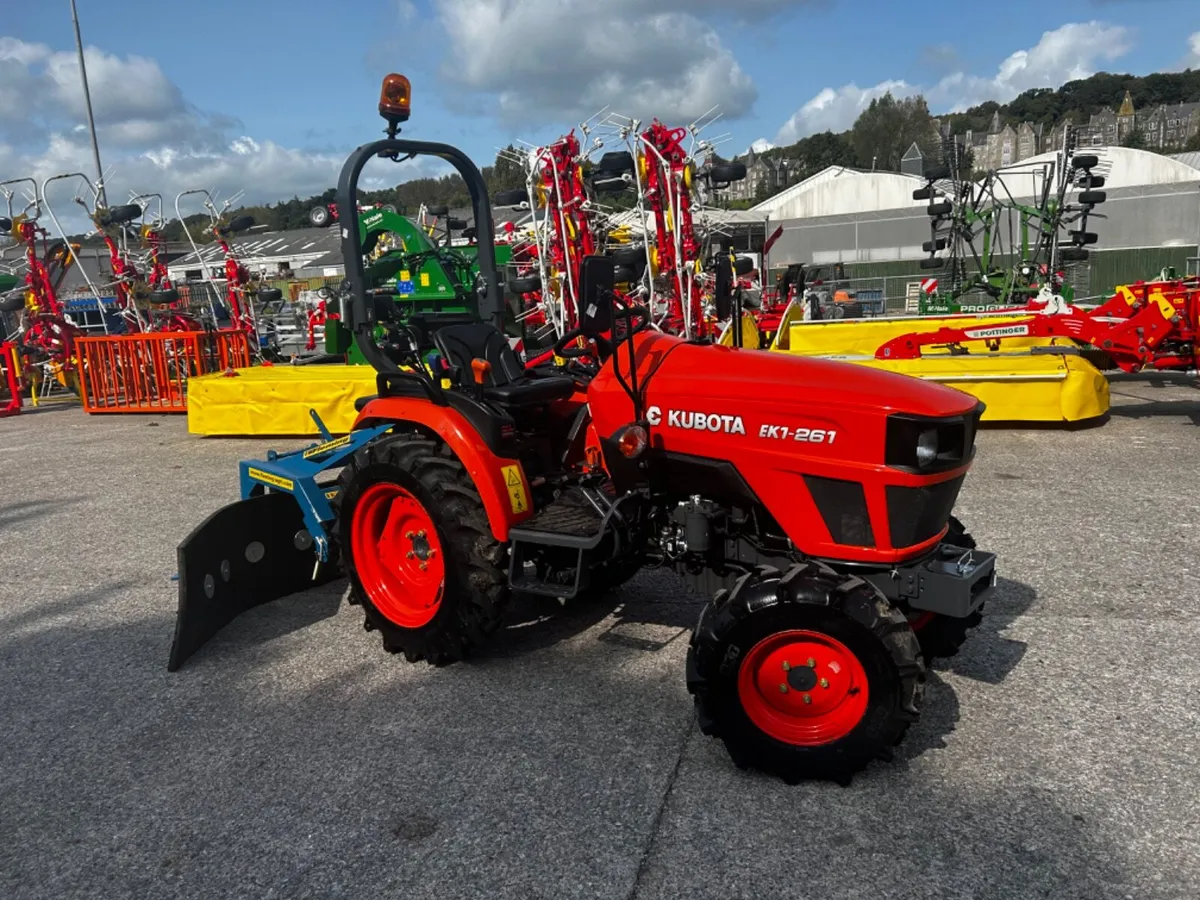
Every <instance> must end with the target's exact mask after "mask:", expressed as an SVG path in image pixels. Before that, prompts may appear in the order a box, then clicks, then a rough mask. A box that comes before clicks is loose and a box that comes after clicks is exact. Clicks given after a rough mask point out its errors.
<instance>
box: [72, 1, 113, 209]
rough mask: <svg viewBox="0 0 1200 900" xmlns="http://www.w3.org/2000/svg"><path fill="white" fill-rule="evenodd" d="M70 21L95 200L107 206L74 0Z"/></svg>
mask: <svg viewBox="0 0 1200 900" xmlns="http://www.w3.org/2000/svg"><path fill="white" fill-rule="evenodd" d="M71 21H72V22H73V23H74V25H75V50H76V51H77V52H78V54H79V78H80V81H82V82H83V103H84V106H85V107H87V121H88V133H89V134H90V135H91V137H92V159H93V160H95V163H96V191H97V196H96V201H97V203H98V204H99V205H100V206H107V205H108V203H107V201H106V200H105V197H104V167H103V166H101V165H100V144H99V143H98V142H97V141H96V120H95V118H94V117H93V116H92V95H91V92H90V91H89V90H88V80H87V66H86V65H85V64H84V61H83V38H82V37H81V36H80V34H79V13H78V12H77V11H76V9H75V0H71Z"/></svg>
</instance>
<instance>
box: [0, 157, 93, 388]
mask: <svg viewBox="0 0 1200 900" xmlns="http://www.w3.org/2000/svg"><path fill="white" fill-rule="evenodd" d="M17 184H30V185H32V186H33V187H32V191H30V192H29V193H28V195H27V201H28V202H27V204H26V205H25V207H24V208H23V209H22V211H21V212H19V213H17V212H14V207H13V197H14V192H13V190H12V186H13V185H17ZM0 193H2V194H3V195H4V196H5V197H6V199H7V200H8V215H7V216H5V217H0V230H3V231H6V232H8V233H9V234H11V235H12V236H13V238H15V239H16V241H17V242H18V243H19V244H21V245H23V246H24V248H25V265H26V272H25V291H24V294H23V295H22V294H14V295H13V296H12V298H10V299H9V300H8V302H7V303H6V304H5V310H6V311H8V312H15V311H17V310H20V309H22V307H23V308H24V319H23V321H22V327H21V332H22V334H21V344H22V345H23V346H24V348H25V349H26V350H27V351H32V352H33V353H34V354H35V355H38V356H44V357H45V358H46V359H47V360H48V361H49V362H50V363H51V364H52V365H53V366H54V367H55V368H56V369H57V370H58V371H57V374H59V375H60V377H61V378H62V379H63V381H64V383H67V382H69V380H70V373H72V372H74V370H75V367H76V363H77V360H76V356H75V341H76V340H77V339H78V338H79V337H80V336H82V331H81V330H80V329H79V328H78V326H76V325H74V324H72V323H71V322H69V321H68V320H67V319H66V317H65V316H64V314H63V308H62V305H61V304H60V303H59V300H58V288H59V287H60V285H61V284H62V281H63V278H64V277H66V274H67V270H68V269H69V268H70V266H71V263H72V262H73V260H74V255H73V253H72V250H71V248H70V247H68V246H67V244H66V243H65V242H63V241H53V242H51V241H50V236H49V233H48V232H47V231H46V230H45V229H44V228H42V227H40V226H39V225H38V224H37V221H38V218H39V217H40V214H41V207H42V199H41V194H40V192H39V190H38V185H37V182H35V181H33V179H31V178H21V179H14V180H12V181H6V182H3V183H0Z"/></svg>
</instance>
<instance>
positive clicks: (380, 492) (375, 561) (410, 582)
mask: <svg viewBox="0 0 1200 900" xmlns="http://www.w3.org/2000/svg"><path fill="white" fill-rule="evenodd" d="M350 540H351V548H352V551H353V554H354V564H355V568H356V570H357V574H358V577H359V581H360V582H361V583H362V586H363V590H364V591H366V593H367V596H368V597H370V599H371V602H372V603H373V604H374V605H375V607H376V608H377V609H378V610H379V612H380V613H382V614H383V615H384V616H385V617H387V618H388V619H389V620H390V621H392V622H394V623H395V624H397V625H400V626H402V627H405V628H419V627H421V626H422V625H425V624H427V623H428V622H429V621H430V620H431V619H432V618H433V617H434V615H436V613H437V610H438V607H439V606H440V605H441V600H442V591H443V588H444V584H445V563H444V561H443V556H442V551H441V543H440V541H439V539H438V536H437V529H436V526H435V525H434V522H433V519H432V517H431V516H430V515H429V512H428V510H426V508H425V507H424V506H423V505H422V504H421V502H420V501H419V500H418V499H417V498H416V497H414V496H413V495H412V494H411V493H410V492H409V491H408V490H406V489H405V488H403V487H401V486H400V485H398V484H394V483H391V482H379V483H377V484H373V485H371V486H370V487H368V488H367V489H366V490H365V491H363V494H362V496H361V497H359V500H358V503H357V504H356V505H355V507H354V513H353V516H352V518H351V524H350Z"/></svg>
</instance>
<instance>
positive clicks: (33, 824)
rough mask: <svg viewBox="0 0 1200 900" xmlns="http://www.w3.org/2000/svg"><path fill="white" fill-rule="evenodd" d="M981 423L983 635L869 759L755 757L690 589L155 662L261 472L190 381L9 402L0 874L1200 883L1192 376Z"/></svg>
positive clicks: (476, 887)
mask: <svg viewBox="0 0 1200 900" xmlns="http://www.w3.org/2000/svg"><path fill="white" fill-rule="evenodd" d="M1113 401H1114V409H1113V412H1112V415H1111V418H1110V420H1109V421H1108V422H1107V423H1105V424H1103V425H1101V426H1098V427H1093V428H1087V429H1072V430H1065V429H1046V428H1042V429H1016V428H991V429H985V430H984V431H983V432H982V433H981V434H980V436H979V440H978V447H979V452H978V458H977V461H976V465H975V468H974V469H973V470H972V472H971V474H970V475H969V476H968V478H967V480H966V484H965V487H964V489H963V494H962V497H961V500H960V503H959V508H958V515H959V516H960V517H961V518H962V519H963V520H964V521H965V522H966V523H967V525H968V526H969V527H970V529H971V531H972V532H973V533H974V535H975V537H976V539H977V540H978V542H979V544H980V546H981V547H982V548H984V549H987V550H991V551H994V552H996V553H997V554H998V555H999V563H998V570H999V572H1000V576H1001V581H1000V587H999V590H998V593H997V595H996V597H995V598H994V600H993V602H991V603H989V604H988V610H987V615H986V617H985V620H984V624H983V625H982V626H981V627H980V628H979V629H977V631H976V632H975V633H974V634H973V636H972V638H971V639H970V640H969V642H968V644H967V646H966V647H965V649H964V650H963V652H962V653H961V654H960V655H959V656H958V657H956V658H955V659H953V660H950V661H947V662H945V663H941V664H939V665H938V666H937V667H935V670H934V671H933V672H932V673H931V675H930V678H929V683H928V690H927V694H926V703H925V711H924V715H923V717H922V719H921V720H920V722H919V723H918V724H917V725H916V726H914V728H913V729H912V730H911V731H910V732H909V734H908V737H907V739H906V740H905V742H904V743H903V744H902V745H901V746H900V748H898V749H899V752H898V754H897V758H896V760H895V761H893V762H892V763H890V764H887V763H875V764H873V765H872V766H871V767H870V768H869V769H868V770H867V771H866V772H864V773H863V774H861V775H860V776H859V777H857V778H856V779H855V780H854V782H853V784H852V785H851V786H850V787H847V788H842V787H838V786H835V785H830V784H802V785H799V786H796V787H788V786H787V785H785V784H783V783H782V782H780V781H778V780H775V779H772V778H768V777H765V776H762V775H758V774H755V773H751V772H743V771H740V770H738V769H737V768H736V767H734V766H733V764H732V763H731V762H730V761H729V759H728V757H727V755H726V753H725V750H724V747H723V745H721V744H720V743H719V742H717V741H715V740H712V739H709V738H706V737H704V736H703V735H701V734H700V732H699V730H698V729H697V727H696V724H695V716H694V713H693V709H692V703H691V699H690V697H689V696H688V693H687V690H686V687H685V685H684V671H683V670H684V657H685V654H686V648H687V640H688V632H689V630H690V628H691V626H692V624H693V623H694V621H695V619H696V616H697V615H698V612H699V609H700V606H701V602H702V601H701V599H700V598H697V597H695V596H693V595H691V594H689V593H688V592H687V591H686V590H685V589H683V588H682V586H681V585H680V584H679V583H678V582H677V581H676V580H674V578H673V577H672V576H670V575H667V574H663V573H654V572H647V573H644V574H642V575H639V576H638V577H637V578H635V579H634V580H633V581H632V582H630V583H629V585H627V586H626V587H625V588H623V589H622V590H621V591H620V592H619V593H617V594H615V595H613V596H612V597H611V598H609V599H608V600H606V601H605V602H604V603H602V604H599V605H591V606H587V605H584V606H580V607H578V608H575V607H570V606H569V607H567V608H566V609H562V610H560V609H559V608H558V605H557V604H556V603H553V602H551V603H548V604H546V605H540V604H538V603H536V602H532V601H523V602H521V603H518V604H517V605H516V606H515V608H514V609H513V610H512V611H511V613H510V615H509V621H508V626H507V627H506V628H505V629H504V630H503V631H502V632H501V633H500V634H498V635H497V636H496V639H495V640H494V642H493V644H492V645H491V646H490V648H489V649H488V651H487V652H486V653H484V654H483V655H482V656H480V657H479V658H477V659H474V660H472V661H470V662H468V663H463V664H458V665H453V666H448V667H444V668H433V667H430V666H428V665H425V664H423V663H422V664H416V665H412V664H408V663H405V662H404V661H403V659H402V658H401V657H396V656H391V655H388V654H386V653H384V652H383V650H382V649H381V646H380V640H379V636H378V635H377V634H372V633H367V632H365V631H364V630H363V628H362V614H361V612H360V611H359V610H358V609H357V608H354V607H350V606H348V605H346V604H345V603H344V602H343V601H342V596H343V592H344V588H345V585H344V582H335V583H334V584H332V585H330V586H328V587H326V588H321V589H317V590H314V591H310V592H308V593H306V594H303V595H300V596H296V597H293V598H289V599H286V600H282V601H279V602H277V603H272V604H267V605H265V606H262V607H259V608H257V609H255V610H253V611H252V612H250V613H248V614H246V615H245V616H243V617H241V618H239V619H238V620H236V621H235V622H234V623H233V624H231V625H230V626H229V627H227V628H226V629H225V630H224V631H223V632H222V633H221V634H219V635H218V636H217V638H215V639H214V640H213V641H211V642H210V643H209V644H208V645H207V646H206V647H205V648H203V649H202V650H201V651H200V652H199V653H198V654H197V655H196V656H195V657H193V659H192V660H190V661H189V663H188V664H187V665H185V666H184V667H183V669H182V670H180V671H179V672H177V673H174V674H169V673H168V672H167V670H166V663H167V652H168V649H169V647H170V643H171V636H172V629H173V622H174V617H175V607H176V602H177V586H176V583H175V582H174V581H172V575H173V574H174V573H175V548H176V546H177V545H178V543H179V542H180V541H181V540H182V539H183V538H184V537H185V536H186V535H187V534H188V532H189V531H190V530H191V529H192V528H193V527H194V526H195V525H197V524H198V523H199V522H200V521H201V520H202V519H203V518H204V517H205V516H206V515H208V514H209V513H210V512H212V511H213V510H215V509H217V508H218V507H220V506H222V505H224V504H226V503H228V502H231V501H233V500H235V499H236V497H237V471H236V463H237V461H238V460H239V459H243V458H252V457H255V456H260V455H262V454H263V453H264V452H265V450H266V449H267V448H268V447H279V446H282V447H291V446H298V445H299V442H286V441H285V442H280V441H275V442H272V441H264V440H255V441H245V440H239V441H231V440H205V439H200V438H197V437H193V436H189V435H188V434H187V430H186V422H185V421H184V419H183V418H181V417H174V418H172V417H166V416H149V417H135V416H119V417H114V418H103V417H88V416H86V415H85V414H84V413H83V412H82V411H81V410H80V409H78V408H72V407H66V408H52V407H45V408H43V409H41V410H39V411H35V412H27V413H26V414H22V415H20V416H18V417H15V418H10V419H5V420H2V421H0V528H2V529H3V537H2V544H0V548H2V552H3V562H4V564H3V570H2V572H0V711H2V716H0V723H2V724H0V898H5V900H33V898H39V900H40V898H46V900H75V898H89V900H90V898H103V900H121V898H131V900H132V898H138V900H142V898H230V897H241V898H340V897H345V898H357V897H372V898H374V897H404V898H406V900H418V898H437V900H447V898H459V897H461V898H546V900H550V898H555V900H557V898H619V900H625V898H639V900H657V898H674V897H688V898H693V900H709V898H711V900H733V898H740V900H760V898H761V900H768V898H797V900H800V898H806V900H807V898H811V900H828V898H872V900H900V898H914V900H915V898H980V900H984V898H1012V900H1028V898H1042V897H1046V898H1055V900H1059V898H1079V900H1101V898H1118V900H1120V898H1126V897H1133V898H1139V900H1140V898H1194V897H1196V896H1198V895H1200V802H1197V798H1198V797H1200V517H1198V516H1197V510H1200V477H1198V473H1197V461H1196V460H1197V455H1196V454H1197V447H1198V446H1200V445H1198V438H1200V390H1197V388H1195V387H1193V386H1192V385H1191V384H1190V383H1189V382H1187V381H1186V380H1184V379H1182V378H1161V379H1160V378H1142V379H1128V380H1116V381H1114V382H1113Z"/></svg>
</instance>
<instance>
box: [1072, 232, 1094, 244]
mask: <svg viewBox="0 0 1200 900" xmlns="http://www.w3.org/2000/svg"><path fill="white" fill-rule="evenodd" d="M1099 240H1100V235H1098V234H1096V232H1094V231H1072V232H1071V243H1072V244H1074V245H1075V246H1076V247H1086V246H1087V245H1088V244H1094V243H1096V242H1097V241H1099Z"/></svg>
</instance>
